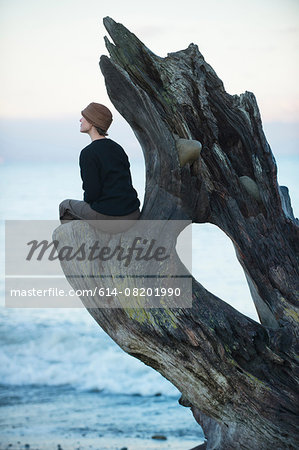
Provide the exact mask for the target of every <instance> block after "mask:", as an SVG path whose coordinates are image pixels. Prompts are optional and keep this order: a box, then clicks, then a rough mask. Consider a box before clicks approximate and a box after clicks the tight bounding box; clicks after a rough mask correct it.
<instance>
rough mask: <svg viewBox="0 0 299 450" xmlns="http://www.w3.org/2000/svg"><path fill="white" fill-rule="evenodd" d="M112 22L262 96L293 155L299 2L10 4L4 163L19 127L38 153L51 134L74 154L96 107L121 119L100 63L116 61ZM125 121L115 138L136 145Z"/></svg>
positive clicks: (266, 116)
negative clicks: (195, 51) (82, 124)
mask: <svg viewBox="0 0 299 450" xmlns="http://www.w3.org/2000/svg"><path fill="white" fill-rule="evenodd" d="M105 16H110V17H112V18H113V19H114V20H116V21H117V22H121V23H122V24H123V25H125V26H126V27H127V28H129V30H130V31H132V32H133V33H135V34H136V35H137V36H138V37H139V39H140V40H141V41H143V42H144V43H145V44H146V45H147V46H148V47H149V48H150V49H151V50H152V51H153V52H154V53H156V54H158V55H159V56H162V57H163V56H166V55H167V53H169V52H173V51H178V50H181V49H184V48H186V47H187V46H188V45H189V44H190V43H191V42H194V43H195V44H197V45H198V46H199V50H200V51H201V53H202V54H203V55H204V57H205V59H206V61H207V62H208V63H209V64H211V65H212V67H213V68H214V70H215V71H216V73H217V74H218V76H219V77H220V78H221V79H222V81H223V82H224V86H225V88H226V90H227V91H228V92H229V93H230V94H240V93H242V92H244V91H245V90H248V91H252V92H254V94H255V95H256V97H257V101H258V104H259V107H260V111H261V115H262V120H263V122H264V123H265V124H267V126H268V128H269V130H270V131H269V132H270V136H272V134H274V135H275V133H276V135H277V137H278V139H281V135H282V134H283V133H285V139H284V142H285V143H287V144H286V147H287V152H289V153H294V152H295V151H296V149H297V148H298V142H299V135H298V133H299V132H298V123H299V95H298V83H297V80H298V79H299V73H298V72H299V67H298V66H299V63H298V50H299V23H298V18H299V2H298V0H251V1H248V0H209V1H207V0H204V1H203V0H185V1H184V2H173V1H170V0H164V1H161V0H151V2H148V1H146V2H145V1H144V2H143V1H142V0H139V1H137V0H127V1H125V2H124V1H120V0H116V1H115V0H111V1H109V2H103V1H101V0H84V1H82V0H80V1H78V0H63V1H53V0H52V1H50V0H26V1H24V0H0V36H1V39H0V42H1V44H0V56H1V66H2V69H1V71H0V134H1V150H2V154H3V155H4V157H7V151H6V150H5V146H6V144H7V143H9V144H10V147H11V146H12V147H13V149H14V145H15V144H14V143H13V144H11V135H12V134H15V133H14V130H15V129H18V130H19V137H20V136H21V137H22V138H23V135H24V136H25V139H26V136H27V138H28V139H29V140H30V139H31V140H32V142H33V147H34V142H36V141H38V136H41V135H43V136H45V135H46V136H47V137H48V138H49V139H50V140H51V139H52V140H53V139H54V137H55V135H56V136H57V139H59V140H61V139H65V142H72V144H71V146H73V145H75V139H77V142H83V141H82V139H81V138H80V137H78V135H77V132H78V123H79V122H78V121H79V119H80V111H81V110H82V109H83V108H84V107H85V106H86V105H87V104H88V103H90V102H91V101H98V102H100V103H105V104H106V105H107V106H109V107H111V109H112V111H113V112H114V113H115V110H114V108H113V106H112V105H111V103H110V101H109V98H108V96H107V94H106V89H105V83H104V79H103V76H102V74H101V71H100V69H99V65H98V62H99V59H100V56H101V55H102V54H108V52H107V50H106V48H105V45H104V39H103V38H104V36H105V35H107V32H106V30H105V27H104V25H103V22H102V20H103V17H105ZM115 117H116V119H117V120H116V122H117V123H116V124H115V125H114V126H115V127H116V128H115V130H116V131H117V133H118V132H119V133H120V134H122V135H126V136H127V138H126V139H128V140H129V139H130V137H128V136H131V134H130V130H129V128H128V126H127V125H126V124H125V123H124V121H123V119H122V118H121V117H119V116H118V115H117V113H115ZM277 124H279V125H277ZM277 127H278V128H277ZM279 127H280V128H279ZM53 130H54V132H53ZM280 130H281V131H280ZM32 136H35V138H32ZM21 137H20V138H21ZM275 142H276V141H275ZM13 149H12V154H14V153H16V154H17V153H18V152H19V147H15V150H13Z"/></svg>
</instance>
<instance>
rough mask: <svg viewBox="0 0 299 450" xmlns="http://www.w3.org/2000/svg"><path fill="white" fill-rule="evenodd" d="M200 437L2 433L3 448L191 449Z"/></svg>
mask: <svg viewBox="0 0 299 450" xmlns="http://www.w3.org/2000/svg"><path fill="white" fill-rule="evenodd" d="M202 443H203V441H200V439H198V440H197V441H195V440H186V439H177V438H169V439H167V440H158V439H152V438H149V439H142V438H128V437H123V438H113V437H111V438H108V437H97V438H89V437H83V438H81V439H78V437H61V436H57V437H53V436H50V435H49V436H44V437H36V436H34V435H31V434H29V435H27V436H22V437H21V438H20V437H10V436H9V435H7V436H5V435H3V434H2V436H1V438H0V448H1V450H24V449H26V450H160V449H171V450H191V449H193V448H194V447H196V446H199V445H200V444H202Z"/></svg>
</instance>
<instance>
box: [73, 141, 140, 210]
mask: <svg viewBox="0 0 299 450" xmlns="http://www.w3.org/2000/svg"><path fill="white" fill-rule="evenodd" d="M79 164H80V170H81V178H82V181H83V184H82V188H83V190H84V197H83V198H84V201H85V202H87V203H89V204H90V206H91V208H92V209H94V210H95V211H98V212H100V213H102V214H106V215H109V216H125V215H127V214H130V213H131V212H133V211H135V210H136V209H138V208H139V205H140V202H139V200H138V197H137V192H136V191H135V189H134V188H133V186H132V179H131V172H130V163H129V160H128V156H127V154H126V153H125V151H124V149H123V148H122V147H121V146H120V145H119V144H117V143H116V142H114V141H112V140H111V139H108V138H104V139H97V140H95V141H93V142H91V144H89V145H87V147H85V148H84V149H83V150H82V151H81V153H80V160H79Z"/></svg>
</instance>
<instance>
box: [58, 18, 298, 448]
mask: <svg viewBox="0 0 299 450" xmlns="http://www.w3.org/2000/svg"><path fill="white" fill-rule="evenodd" d="M104 24H105V27H106V29H107V31H108V32H109V34H110V36H111V38H112V40H113V42H110V41H109V40H108V39H107V38H106V46H107V49H108V51H109V54H110V57H107V56H102V57H101V60H100V67H101V70H102V73H103V75H104V77H105V82H106V87H107V91H108V94H109V97H110V99H111V101H112V103H113V104H114V106H115V107H116V109H117V110H118V111H119V112H120V113H121V114H122V116H123V117H124V118H125V119H126V121H127V122H128V123H129V124H130V126H131V127H132V129H133V130H134V133H135V134H136V136H137V138H138V140H139V142H140V145H141V147H142V150H143V152H144V158H145V164H146V192H145V201H144V205H143V209H142V216H141V220H144V219H157V220H158V219H167V220H168V219H190V220H192V222H195V223H205V222H209V223H212V224H215V225H217V226H218V227H219V228H220V229H221V230H223V232H225V233H226V234H227V236H229V238H230V239H231V240H232V242H233V244H234V247H235V250H236V255H237V257H238V260H239V262H240V264H241V265H242V267H243V269H244V272H245V274H246V277H247V280H248V284H249V287H250V291H251V294H252V298H253V300H254V303H255V306H256V309H257V312H258V315H259V318H260V322H261V323H257V322H255V321H254V320H252V319H250V318H248V317H246V316H244V315H243V314H241V313H239V312H238V311H236V310H235V309H234V308H232V307H231V306H230V305H228V304H227V303H225V302H224V301H223V300H221V299H219V298H217V297H216V296H214V295H213V294H212V293H210V292H208V291H207V290H206V289H205V288H204V287H203V286H202V285H201V284H200V283H199V282H198V281H196V280H195V279H193V280H192V299H193V302H192V307H191V308H165V309H158V308H157V309H153V308H152V309H141V308H136V309H134V308H130V309H129V308H119V309H104V308H99V309H89V311H90V313H91V314H92V315H93V317H94V318H95V320H96V321H97V322H98V324H99V325H100V326H101V327H102V328H103V329H104V330H105V331H106V332H107V333H108V334H109V335H110V336H111V337H112V339H114V340H115V341H116V342H117V343H118V344H119V345H120V347H122V348H123V349H124V350H125V351H126V352H127V353H129V354H131V355H133V356H135V357H136V358H138V359H140V360H141V361H143V362H144V363H145V364H148V365H149V366H151V367H153V368H154V369H156V370H157V371H159V372H160V373H161V374H162V375H163V376H164V377H166V378H167V379H168V380H169V381H170V382H171V383H173V384H174V385H175V386H176V387H177V388H178V389H179V390H180V392H181V393H182V397H181V399H180V403H181V404H182V405H184V406H188V407H191V409H192V412H193V415H194V417H195V419H196V420H197V422H198V423H200V424H201V425H202V427H203V430H204V433H205V436H206V439H207V444H206V445H207V448H208V449H261V448H267V449H268V448H269V449H270V448H276V449H295V448H297V446H298V428H297V425H296V417H297V418H298V390H297V389H298V362H297V361H298V360H297V359H296V358H297V356H296V353H297V351H298V280H299V277H298V221H297V219H295V218H294V216H293V212H292V208H291V202H290V198H289V195H288V189H287V188H286V187H280V186H279V185H278V183H277V168H276V164H275V160H274V157H273V154H272V152H271V149H270V146H269V144H268V143H267V140H266V138H265V135H264V132H263V128H262V123H261V118H260V114H259V109H258V106H257V103H256V99H255V97H254V95H253V94H252V93H250V92H245V93H244V94H241V95H240V96H238V95H229V94H228V93H227V92H226V91H225V89H224V86H223V83H222V81H221V80H220V79H219V78H218V76H217V75H216V73H215V71H214V70H213V69H212V67H211V66H210V65H209V64H207V63H206V61H205V59H204V57H203V56H202V54H201V53H200V52H199V50H198V47H197V46H196V45H194V44H190V45H189V47H188V48H187V49H186V50H182V51H178V52H176V53H170V54H168V56H167V57H165V58H161V57H159V56H157V55H155V54H153V53H152V52H151V51H150V50H149V49H148V48H147V47H146V46H145V45H144V44H143V43H142V42H140V40H139V39H138V38H137V37H136V36H135V35H134V34H132V33H131V32H130V31H128V30H127V29H126V28H125V27H124V26H123V25H121V24H118V23H115V22H114V21H113V20H112V19H111V18H105V19H104ZM198 141H199V142H200V143H201V144H202V146H200V144H199V143H198ZM86 227H88V224H85V223H70V224H66V225H62V226H61V227H59V228H58V229H57V230H56V231H55V233H54V234H55V236H54V237H55V239H57V240H59V242H60V243H61V245H67V244H68V243H69V244H71V243H74V242H76V240H78V236H79V235H80V233H81V234H82V231H84V232H85V233H86V234H87V235H88V233H89V234H90V236H91V238H92V231H91V230H90V228H88V229H87V228H86ZM109 239H110V240H111V239H112V240H113V239H115V238H113V237H111V236H110V238H109ZM198 257H200V255H198ZM71 264H72V265H71ZM90 264H91V265H93V269H92V270H93V272H94V273H95V274H99V267H98V266H97V265H96V263H95V262H90ZM62 266H63V269H64V270H65V271H66V270H67V272H68V279H69V281H70V283H71V284H72V286H73V287H75V288H84V287H90V286H91V285H92V284H93V283H97V281H96V279H94V280H91V279H87V278H84V276H83V277H82V278H81V279H76V278H75V279H72V278H71V277H70V276H69V274H70V273H74V274H76V273H78V270H79V269H78V267H76V263H75V262H72V263H64V262H62ZM110 270H111V273H112V274H113V267H112V266H111V268H110ZM101 283H102V284H103V286H110V285H111V286H112V285H113V279H112V280H111V278H110V279H109V278H107V279H106V278H105V279H104V280H101ZM82 301H83V302H84V301H85V300H84V298H82ZM92 301H93V302H94V305H95V306H96V305H99V304H100V302H101V298H100V297H95V298H93V299H92ZM124 302H125V299H124Z"/></svg>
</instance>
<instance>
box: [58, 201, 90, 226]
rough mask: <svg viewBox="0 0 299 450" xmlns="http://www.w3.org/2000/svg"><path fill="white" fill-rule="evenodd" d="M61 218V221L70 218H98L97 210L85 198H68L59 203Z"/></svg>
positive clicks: (63, 221)
mask: <svg viewBox="0 0 299 450" xmlns="http://www.w3.org/2000/svg"><path fill="white" fill-rule="evenodd" d="M59 218H60V221H61V223H66V222H69V221H70V220H84V219H87V220H97V217H96V211H94V210H93V209H92V208H91V207H90V206H89V204H88V203H86V202H84V201H83V200H73V199H66V200H63V202H61V203H60V205H59Z"/></svg>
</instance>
